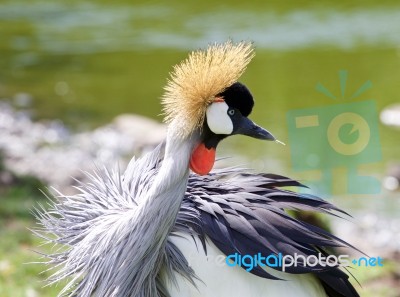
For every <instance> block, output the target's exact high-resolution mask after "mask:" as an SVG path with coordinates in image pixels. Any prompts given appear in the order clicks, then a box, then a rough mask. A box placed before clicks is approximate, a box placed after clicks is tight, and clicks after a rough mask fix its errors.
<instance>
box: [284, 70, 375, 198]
mask: <svg viewBox="0 0 400 297" xmlns="http://www.w3.org/2000/svg"><path fill="white" fill-rule="evenodd" d="M339 79H340V89H341V95H342V98H345V90H346V81H347V71H344V70H341V71H339ZM370 87H372V83H371V82H370V81H367V82H366V83H364V84H363V85H362V86H361V87H360V88H359V89H358V90H357V91H356V92H355V93H354V94H353V95H352V96H351V97H350V98H349V99H353V98H355V97H357V96H359V95H361V94H362V93H363V92H364V91H366V90H367V89H369V88H370ZM316 89H317V90H318V91H319V92H321V93H323V94H324V95H326V96H327V97H329V98H331V99H336V100H337V98H336V96H334V95H333V94H332V93H331V92H330V91H329V90H328V89H326V88H325V87H324V86H323V85H322V84H321V83H318V84H317V86H316ZM287 124H288V128H289V143H290V153H291V162H292V166H293V169H295V170H297V171H309V170H319V171H320V176H321V178H320V179H319V180H318V181H316V182H314V186H317V188H318V189H319V190H320V192H322V193H323V194H331V193H332V188H333V182H334V181H333V175H332V172H333V170H334V169H335V168H339V167H340V168H343V167H344V168H345V169H346V184H347V185H346V188H347V192H348V193H350V194H376V193H379V192H380V183H379V181H378V180H377V179H376V178H374V177H372V176H363V175H361V174H359V173H358V170H359V166H360V165H363V164H368V163H375V162H379V161H380V160H381V146H380V141H379V131H378V114H377V110H376V105H375V101H373V100H366V101H357V102H350V103H343V104H333V105H328V106H323V107H316V108H308V109H297V110H291V111H289V112H288V113H287Z"/></svg>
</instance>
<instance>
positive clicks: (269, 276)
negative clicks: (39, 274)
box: [38, 43, 358, 297]
mask: <svg viewBox="0 0 400 297" xmlns="http://www.w3.org/2000/svg"><path fill="white" fill-rule="evenodd" d="M249 46H250V45H246V44H243V43H241V44H239V45H237V46H234V45H232V44H230V43H228V44H226V45H224V46H217V47H214V48H211V50H209V51H207V52H206V53H205V54H203V53H202V52H201V53H200V54H199V55H198V56H193V57H191V58H190V59H191V60H190V59H189V60H188V61H187V64H183V66H182V67H180V68H177V69H175V74H174V75H172V77H173V78H174V79H175V80H173V81H172V83H170V85H169V91H168V88H167V91H168V92H169V93H167V96H166V97H165V98H164V101H166V102H165V104H166V105H165V106H166V111H167V114H168V115H169V117H167V119H168V122H169V129H168V134H167V139H166V141H165V143H164V144H162V145H160V146H158V147H157V148H156V149H155V150H154V151H152V152H150V153H148V154H147V155H145V156H143V157H142V158H140V159H133V160H132V161H131V162H130V164H129V165H128V167H127V169H126V171H125V173H124V174H120V173H119V172H117V171H113V172H110V171H107V170H99V171H98V172H97V173H95V174H93V175H90V176H89V178H90V181H89V182H88V183H85V184H81V185H80V187H79V188H78V189H79V190H80V194H77V195H73V196H64V195H62V194H60V197H58V200H57V202H56V203H55V204H54V205H53V208H52V209H50V210H48V211H45V210H43V211H39V213H38V216H39V217H40V221H41V223H42V225H43V226H44V232H45V233H49V234H50V235H46V234H43V233H42V236H44V237H45V238H46V239H47V240H48V241H50V242H52V243H57V244H60V245H62V246H63V247H65V248H64V249H62V250H60V251H56V252H54V253H53V254H51V255H48V257H49V258H50V260H49V261H48V263H49V264H52V265H54V266H53V267H55V268H56V272H55V273H54V274H53V276H52V277H51V279H50V281H52V282H58V281H60V280H63V279H66V278H68V277H70V278H71V281H70V283H69V284H68V285H66V286H65V288H64V290H63V291H61V293H60V295H68V296H79V297H90V296H97V297H103V296H110V297H111V296H113V297H130V296H134V297H183V296H186V297H197V296H202V297H211V296H221V297H223V296H260V297H266V296H277V295H278V294H284V295H285V296H330V297H336V296H345V297H352V296H358V294H357V292H356V291H355V290H354V288H353V287H352V286H351V284H350V283H349V281H348V276H347V275H346V274H345V273H344V272H342V271H341V270H340V269H339V268H338V267H326V266H324V265H320V264H318V265H312V266H311V265H305V264H304V263H303V264H302V263H300V264H299V265H298V266H297V267H294V266H292V267H287V270H286V272H285V273H283V272H280V271H279V270H280V267H275V269H272V268H268V269H265V268H261V267H254V269H252V270H251V271H250V272H246V271H245V270H244V269H243V268H240V267H230V266H231V265H228V264H227V263H224V262H223V261H222V263H221V257H222V259H224V258H225V257H226V256H229V255H231V254H235V253H236V254H242V255H255V254H257V253H261V254H263V255H269V254H278V253H282V254H284V255H294V254H298V255H302V256H304V257H305V256H310V255H314V256H316V255H319V254H321V253H322V254H324V255H327V252H326V251H325V248H326V247H334V246H349V245H348V244H347V243H345V242H343V241H342V240H340V239H339V238H336V237H335V236H333V235H331V234H329V233H328V232H326V231H324V230H322V229H319V228H318V227H316V226H313V225H310V224H308V223H305V222H302V221H298V220H296V219H294V218H292V217H291V216H289V215H288V214H287V213H286V211H285V210H287V209H292V210H312V211H317V212H325V213H331V212H332V211H337V212H341V211H340V210H339V209H337V208H336V207H334V206H333V205H331V204H330V203H327V202H325V201H323V200H321V199H319V198H316V197H312V196H307V195H302V194H298V193H295V192H291V191H288V190H285V189H284V187H286V186H301V185H300V184H299V183H298V182H296V181H294V180H291V179H288V178H285V177H282V176H276V175H271V174H254V173H249V172H246V171H245V170H242V169H239V168H228V169H222V170H216V171H213V172H211V173H209V171H210V170H211V167H212V165H213V163H214V159H213V158H214V156H215V148H216V146H217V144H218V142H219V141H221V140H222V139H223V138H225V137H227V135H233V134H245V135H249V136H252V137H255V138H260V139H269V140H273V139H274V137H273V136H272V135H271V134H270V133H268V131H266V130H264V129H262V128H260V127H258V126H256V125H255V124H254V123H252V122H251V121H250V120H249V119H247V116H248V114H250V112H251V109H252V107H253V101H252V97H251V95H250V93H249V91H248V90H247V88H245V87H244V86H243V85H241V84H239V83H235V79H236V78H237V77H238V76H240V74H241V73H242V72H243V70H244V67H245V65H247V63H248V62H249V59H250V58H249V57H250V56H251V50H250V47H249ZM215 57H216V58H215ZM235 59H236V60H235ZM226 61H228V62H226ZM202 63H203V64H204V65H206V66H205V67H206V69H205V70H204V69H202V70H201V71H197V72H196V71H194V70H197V69H194V70H193V69H191V68H190V67H197V65H199V64H200V65H202ZM214 64H215V65H214ZM207 67H208V68H207ZM224 67H225V68H224ZM231 70H232V71H231ZM191 71H192V72H193V71H194V72H195V74H196V73H197V74H198V73H202V74H204V76H202V77H201V78H202V79H199V80H198V82H197V83H196V81H195V80H194V78H196V75H197V74H196V75H194V74H193V73H192V72H191ZM221 71H222V73H221ZM224 71H225V72H226V75H225V76H224V73H225V72H224ZM188 73H189V74H188ZM232 73H233V74H232ZM235 73H236V74H235ZM216 74H218V75H221V77H219V76H217V77H216ZM186 77H189V78H190V79H186ZM214 81H219V83H218V84H219V85H218V84H217V85H213V86H212V87H210V88H206V86H208V85H209V84H213V82H214ZM189 82H193V83H194V84H195V85H194V86H193V85H192V88H193V90H194V91H193V92H191V93H190V94H189V95H190V96H189V95H188V94H185V90H186V89H182V88H183V87H185V86H186V87H188V88H190V86H191V85H190V84H189ZM174 83H176V85H174ZM202 84H203V87H202V88H203V89H204V90H203V91H204V92H203V93H202V92H201V90H202V88H201V86H202ZM176 89H179V91H176ZM199 90H200V91H199ZM217 91H218V92H217ZM202 94H203V95H204V96H203V95H202ZM192 95H195V96H194V97H193V96H192ZM211 95H212V96H211ZM239 95H240V96H239ZM210 96H211V97H210ZM175 97H179V98H175ZM197 97H200V98H202V99H201V100H200V99H199V100H198V101H197V102H195V104H194V105H193V104H192V103H193V100H194V99H193V98H197ZM237 97H241V98H247V99H246V100H248V102H247V103H246V102H245V103H243V101H238V98H237ZM188 98H189V99H190V100H191V101H190V102H189V101H188V102H186V101H185V100H189V99H188ZM178 99H180V100H183V101H184V104H182V105H179V104H180V103H179V101H177V100H178ZM189 103H190V104H189ZM173 104H178V105H179V108H177V110H178V112H175V110H172V105H173ZM194 108H195V109H196V110H193V109H194ZM198 109H200V110H198ZM190 111H192V112H190ZM185 115H186V116H187V117H185ZM188 115H191V117H188ZM220 117H226V118H225V119H224V120H222V121H221V122H222V123H224V124H221V122H219V121H218V120H217V119H218V118H220ZM216 131H218V132H216ZM189 167H190V168H192V169H193V170H194V171H195V172H197V173H200V174H202V175H197V174H193V173H190V171H189ZM282 279H283V280H282Z"/></svg>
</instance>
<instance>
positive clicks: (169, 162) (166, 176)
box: [139, 130, 199, 248]
mask: <svg viewBox="0 0 400 297" xmlns="http://www.w3.org/2000/svg"><path fill="white" fill-rule="evenodd" d="M174 136H175V134H174V133H173V130H170V131H168V134H167V140H166V147H165V154H164V159H163V161H162V165H161V167H160V169H159V171H158V173H157V175H156V177H155V178H154V180H153V183H152V185H151V187H150V189H149V192H148V193H147V195H146V198H145V201H143V204H141V205H140V206H139V208H140V209H141V213H142V214H143V215H144V216H146V219H147V220H150V221H149V223H151V225H152V227H155V229H153V230H152V231H153V235H152V236H154V237H153V239H154V241H153V242H158V244H160V245H161V244H164V243H165V240H166V239H167V237H168V235H169V232H170V231H171V229H172V227H173V226H174V224H175V220H176V217H177V214H178V212H179V209H180V206H181V203H182V200H183V197H184V194H185V191H186V186H187V182H188V177H189V160H190V155H191V153H192V151H193V148H194V146H195V144H196V143H197V142H198V137H199V136H198V135H197V134H194V135H192V137H191V138H187V139H181V138H178V137H174ZM152 227H150V228H149V230H148V231H150V229H152ZM148 233H152V232H148ZM158 248H160V246H158Z"/></svg>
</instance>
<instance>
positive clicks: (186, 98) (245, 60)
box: [162, 41, 254, 138]
mask: <svg viewBox="0 0 400 297" xmlns="http://www.w3.org/2000/svg"><path fill="white" fill-rule="evenodd" d="M253 56H254V51H253V47H252V44H251V43H250V42H239V43H237V44H234V43H232V42H231V41H228V42H226V43H223V44H213V45H210V46H209V47H208V48H207V49H205V50H199V51H194V52H192V53H191V54H190V55H189V57H188V58H187V59H186V60H184V61H182V62H181V63H180V64H178V65H176V66H175V67H174V70H173V71H172V72H171V73H170V79H169V80H168V83H167V85H166V86H165V88H164V89H165V93H164V95H163V97H162V103H163V105H164V107H163V110H164V114H165V122H166V123H168V124H170V125H172V126H173V129H174V132H175V134H176V136H177V137H183V138H186V137H188V136H189V135H190V134H191V133H192V132H193V131H194V130H195V129H197V128H199V129H201V128H202V124H203V121H204V117H205V114H206V109H207V107H208V106H209V105H210V104H211V103H212V102H213V100H214V99H215V96H216V95H217V94H219V93H221V92H222V91H224V90H225V89H226V88H227V87H229V86H231V85H232V84H233V83H235V82H236V81H237V80H238V79H239V77H240V76H241V75H242V74H243V72H244V71H245V69H246V66H247V65H248V64H249V62H250V61H251V59H252V58H253Z"/></svg>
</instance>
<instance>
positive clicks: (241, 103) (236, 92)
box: [218, 82, 254, 117]
mask: <svg viewBox="0 0 400 297" xmlns="http://www.w3.org/2000/svg"><path fill="white" fill-rule="evenodd" d="M218 96H221V97H223V98H224V99H225V102H226V104H228V105H229V107H233V108H237V109H239V111H240V113H241V114H242V115H243V116H245V117H247V116H248V115H249V114H250V113H251V110H252V109H253V106H254V100H253V96H252V95H251V93H250V91H249V89H248V88H247V87H246V86H245V85H244V84H242V83H240V82H235V83H234V84H233V85H231V86H230V87H228V88H226V89H225V91H223V92H222V93H220V94H218Z"/></svg>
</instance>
